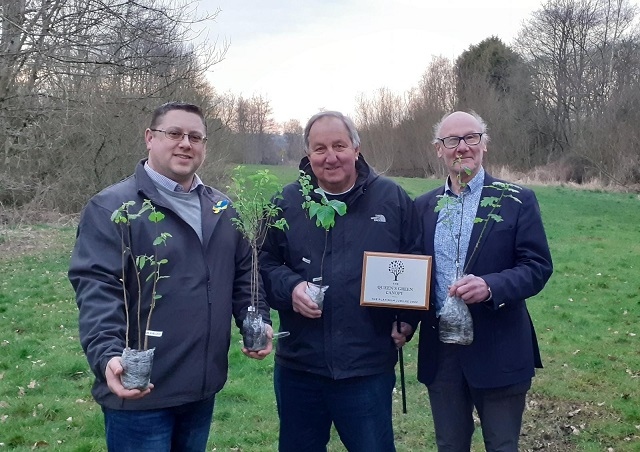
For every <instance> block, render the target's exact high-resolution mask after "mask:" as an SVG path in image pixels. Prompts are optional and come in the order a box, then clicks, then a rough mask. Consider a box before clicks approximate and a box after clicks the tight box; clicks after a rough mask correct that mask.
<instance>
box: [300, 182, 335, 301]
mask: <svg viewBox="0 0 640 452" xmlns="http://www.w3.org/2000/svg"><path fill="white" fill-rule="evenodd" d="M298 181H299V182H300V192H301V193H302V197H303V199H304V201H303V202H302V208H303V209H305V211H306V212H307V215H308V217H309V219H311V220H312V219H313V218H314V217H315V219H316V226H317V227H319V228H322V229H324V248H323V250H322V257H321V259H320V276H319V277H318V278H314V279H313V280H312V281H311V282H310V281H307V287H306V289H305V291H306V293H307V295H309V297H310V298H311V300H313V302H314V303H316V304H317V305H318V308H319V309H320V310H322V308H323V304H324V293H325V292H326V291H327V289H328V288H329V286H327V285H324V284H323V279H322V278H323V271H324V258H325V254H326V252H327V244H328V240H329V230H330V229H331V228H332V227H333V226H335V224H336V214H338V215H340V216H342V215H344V214H346V213H347V205H346V204H345V203H344V202H342V201H338V200H337V199H331V200H330V199H329V198H327V194H326V193H325V192H324V190H323V189H322V188H320V187H317V188H315V189H314V187H313V185H312V184H311V176H310V175H309V174H306V173H305V172H304V171H302V170H301V171H300V176H299V177H298ZM312 192H313V193H316V194H317V195H319V196H320V202H318V201H315V200H314V199H313V198H312V197H311V193H312ZM315 281H317V284H316V283H315Z"/></svg>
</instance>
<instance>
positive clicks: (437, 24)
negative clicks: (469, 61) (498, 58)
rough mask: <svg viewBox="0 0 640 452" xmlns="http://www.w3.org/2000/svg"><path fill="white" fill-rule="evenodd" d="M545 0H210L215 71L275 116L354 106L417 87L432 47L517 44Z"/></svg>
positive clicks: (450, 50) (222, 87)
mask: <svg viewBox="0 0 640 452" xmlns="http://www.w3.org/2000/svg"><path fill="white" fill-rule="evenodd" d="M541 4H542V1H541V0H483V1H478V0H473V1H472V0H440V1H430V0H202V1H201V2H200V8H203V9H204V10H206V11H209V12H213V11H215V10H216V8H220V9H221V11H220V14H219V15H218V17H217V20H216V22H215V23H213V24H211V27H210V28H209V30H208V32H209V38H210V39H213V38H218V39H219V40H220V41H223V40H227V41H229V42H230V47H229V50H228V52H227V55H226V58H225V60H224V61H222V62H221V63H219V64H217V65H216V66H214V69H213V71H212V72H211V73H210V74H209V80H210V81H211V83H212V84H213V86H214V87H215V88H216V89H217V90H218V91H219V92H226V91H230V92H232V93H235V94H242V95H243V96H245V97H251V96H252V95H253V94H261V95H263V96H265V97H266V98H268V99H269V100H270V103H271V107H272V109H273V116H274V118H275V119H276V121H279V122H284V121H286V120H288V119H292V118H295V119H298V120H299V121H300V122H301V123H302V125H303V126H304V123H305V122H306V121H307V119H308V118H309V117H310V116H312V115H313V114H314V113H316V112H318V111H319V110H320V109H321V108H324V109H329V110H340V111H342V112H344V113H346V114H349V115H353V113H354V110H355V105H356V99H357V97H358V96H359V95H361V94H364V95H366V96H368V97H371V96H372V95H373V94H374V93H375V92H376V91H377V90H378V89H379V88H382V87H386V88H389V89H391V90H393V91H394V92H397V93H404V92H405V91H407V90H408V89H410V88H412V87H416V86H417V85H418V82H419V80H420V78H421V76H422V74H423V73H424V71H425V70H426V68H427V66H428V64H429V62H430V61H431V59H432V57H433V56H437V55H442V56H445V57H447V58H450V59H455V58H456V57H457V56H458V55H460V53H461V52H463V51H464V50H466V49H467V48H468V47H469V46H470V45H473V44H478V43H479V42H480V41H482V40H483V39H485V38H487V37H490V36H493V35H495V36H498V37H499V38H501V39H502V41H503V42H505V43H506V44H510V43H511V42H512V40H513V38H514V37H515V36H516V34H517V32H518V30H519V29H520V28H521V26H522V21H523V20H524V19H526V18H529V17H530V15H531V13H532V12H533V11H534V10H536V9H539V8H540V5H541Z"/></svg>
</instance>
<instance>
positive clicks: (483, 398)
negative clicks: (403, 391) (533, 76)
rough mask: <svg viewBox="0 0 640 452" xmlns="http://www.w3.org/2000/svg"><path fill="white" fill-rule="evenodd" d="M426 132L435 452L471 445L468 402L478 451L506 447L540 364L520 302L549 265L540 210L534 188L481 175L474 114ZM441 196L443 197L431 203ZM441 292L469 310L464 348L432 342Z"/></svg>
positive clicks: (422, 213)
mask: <svg viewBox="0 0 640 452" xmlns="http://www.w3.org/2000/svg"><path fill="white" fill-rule="evenodd" d="M434 132H435V139H434V141H433V143H434V145H435V148H436V151H437V153H438V157H439V158H441V159H442V160H443V162H444V164H445V166H446V168H447V171H448V178H447V180H446V182H445V185H444V186H442V187H440V188H438V189H436V190H433V191H431V192H429V193H426V194H423V195H422V196H419V197H418V198H417V199H416V208H417V210H418V214H419V217H420V218H421V223H422V229H423V231H422V234H423V239H422V244H423V252H424V254H427V255H430V256H433V274H432V281H433V284H432V292H431V298H430V300H431V309H430V310H429V311H427V312H426V313H425V314H424V315H423V318H422V325H421V328H420V345H419V353H418V379H419V380H420V381H421V382H422V383H424V384H425V385H426V386H427V388H428V391H429V401H430V404H431V411H432V414H433V419H434V426H435V432H436V441H437V444H438V450H439V451H440V452H442V451H456V452H458V451H469V450H470V448H471V437H472V435H473V430H474V423H473V416H472V413H473V408H474V407H475V408H476V410H477V412H478V415H479V417H480V422H481V425H482V433H483V438H484V443H485V448H486V450H487V451H503V452H504V451H514V452H515V451H517V450H518V438H519V435H520V428H521V424H522V414H523V411H524V406H525V399H526V394H527V391H528V390H529V388H530V387H531V379H532V377H533V376H534V374H535V371H534V368H535V367H542V362H541V360H540V352H539V349H538V342H537V339H536V334H535V331H534V328H533V324H532V322H531V318H530V316H529V312H528V311H527V307H526V299H527V298H530V297H532V296H534V295H536V294H537V293H538V292H540V291H541V290H542V288H543V287H544V286H545V284H546V282H547V281H548V280H549V278H550V276H551V273H552V271H553V266H552V262H551V254H550V252H549V246H548V244H547V238H546V234H545V231H544V227H543V224H542V219H541V216H540V209H539V206H538V202H537V199H536V197H535V195H534V193H533V191H531V190H529V189H526V188H523V187H517V186H515V185H511V184H508V183H506V182H504V181H498V180H497V179H495V178H493V177H491V176H490V175H489V174H487V173H486V172H485V170H484V168H483V166H482V158H483V155H484V153H485V152H487V147H486V145H487V142H488V141H489V135H488V133H487V126H486V124H485V122H484V121H483V120H482V118H480V117H479V116H478V115H477V114H476V113H474V112H469V113H466V112H461V111H457V112H453V113H451V114H448V115H446V116H445V117H444V118H443V119H442V120H441V121H440V122H439V123H438V124H437V125H436V126H435V128H434ZM496 182H497V185H493V184H494V183H496ZM504 184H506V185H504ZM505 187H507V188H506V189H505ZM512 190H513V191H512ZM501 194H502V195H506V196H503V197H502V198H500V195H501ZM443 197H447V201H449V202H445V203H442V202H440V207H437V206H438V203H439V201H440V200H442V198H443ZM490 197H496V200H494V201H493V203H492V204H493V205H497V206H499V207H496V208H495V210H493V211H492V207H491V206H490V205H486V206H485V203H484V202H482V200H483V199H484V200H485V201H487V200H489V199H490ZM443 206H444V207H443ZM476 218H479V219H483V220H485V221H480V222H474V219H476ZM476 221H477V220H476ZM457 275H462V277H459V276H457ZM447 296H450V297H459V298H461V299H462V300H463V301H464V303H465V304H466V305H467V307H468V308H469V311H470V313H471V317H472V319H473V335H474V338H473V342H472V343H471V344H470V345H457V344H452V343H444V342H442V341H441V340H440V339H439V322H440V320H439V314H440V310H441V309H442V306H443V304H444V301H445V299H446V298H447Z"/></svg>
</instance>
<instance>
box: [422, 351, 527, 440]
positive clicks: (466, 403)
mask: <svg viewBox="0 0 640 452" xmlns="http://www.w3.org/2000/svg"><path fill="white" fill-rule="evenodd" d="M438 346H439V347H440V353H439V359H438V372H437V374H436V378H435V380H434V381H433V383H431V384H430V385H428V386H427V389H428V390H429V402H430V404H431V413H432V414H433V423H434V427H435V432H436V443H437V445H438V451H439V452H469V451H470V450H471V437H472V436H473V430H474V425H473V408H474V406H475V408H476V410H477V411H478V416H479V417H480V424H481V426H482V437H483V439H484V445H485V449H486V450H487V451H488V452H517V451H518V439H519V437H520V428H521V426H522V413H523V412H524V406H525V400H526V396H527V391H528V390H529V388H530V387H531V379H529V380H527V381H524V382H521V383H518V384H514V385H510V386H504V387H500V388H490V389H479V388H473V387H471V386H469V383H468V382H467V379H466V378H465V376H464V373H463V371H462V367H461V366H460V360H459V351H460V347H464V345H451V344H442V343H440V344H438Z"/></svg>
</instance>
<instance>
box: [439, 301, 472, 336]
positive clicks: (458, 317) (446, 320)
mask: <svg viewBox="0 0 640 452" xmlns="http://www.w3.org/2000/svg"><path fill="white" fill-rule="evenodd" d="M440 341H441V342H444V343H447V344H458V345H469V344H471V343H472V342H473V319H472V318H471V312H470V311H469V307H468V306H467V305H466V303H465V302H464V300H463V299H462V298H460V297H452V296H450V295H447V298H446V300H445V301H444V305H443V306H442V309H441V310H440Z"/></svg>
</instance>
